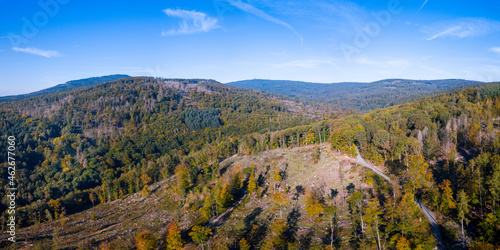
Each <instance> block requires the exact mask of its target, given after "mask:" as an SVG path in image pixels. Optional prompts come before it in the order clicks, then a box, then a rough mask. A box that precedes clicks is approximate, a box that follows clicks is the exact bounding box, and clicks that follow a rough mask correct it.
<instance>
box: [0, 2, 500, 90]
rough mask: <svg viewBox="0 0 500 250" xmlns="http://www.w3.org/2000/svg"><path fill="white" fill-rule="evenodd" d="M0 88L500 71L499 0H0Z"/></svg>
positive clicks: (499, 75) (489, 74)
mask: <svg viewBox="0 0 500 250" xmlns="http://www.w3.org/2000/svg"><path fill="white" fill-rule="evenodd" d="M0 5H1V6H2V8H0V23H1V24H2V25H0V58H1V60H0V75H1V77H0V96H4V95H13V94H21V93H28V92H32V91H36V90H40V89H44V88H47V87H51V86H54V85H56V84H59V83H64V82H66V81H68V80H74V79H80V78H86V77H92V76H101V75H108V74H129V75H133V76H158V77H165V78H209V79H215V80H218V81H220V82H229V81H236V80H244V79H253V78H263V79H283V80H301V81H311V82H321V83H331V82H343V81H364V82H369V81H376V80H380V79H386V78H409V79H444V78H460V79H471V80H480V81H499V80H500V2H498V1H476V2H474V1H460V0H458V1H437V0H399V1H398V0H384V1H337V0H330V1H326V0H312V1H297V0H295V1H271V0H210V1H190V0H178V1H176V0H169V1H127V0H121V1H94V0H88V1H76V0H40V1H17V0H0Z"/></svg>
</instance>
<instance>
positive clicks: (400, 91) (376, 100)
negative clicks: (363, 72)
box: [227, 79, 483, 111]
mask: <svg viewBox="0 0 500 250" xmlns="http://www.w3.org/2000/svg"><path fill="white" fill-rule="evenodd" d="M227 84H228V85H231V86H236V87H241V88H249V89H257V90H263V91H267V92H271V93H276V94H281V95H286V96H289V97H297V98H301V99H305V100H309V101H315V102H320V103H325V104H331V105H336V106H338V107H339V108H342V109H353V110H359V111H368V110H373V109H376V108H384V107H388V106H392V105H396V104H400V103H404V102H407V101H411V100H415V99H418V98H422V97H425V96H430V95H434V94H439V93H446V92H451V91H455V90H459V89H462V88H464V87H467V86H471V85H478V84H483V83H482V82H478V81H468V80H459V79H447V80H407V79H387V80H381V81H376V82H370V83H363V82H341V83H331V84H322V83H313V82H300V81H285V80H262V79H254V80H244V81H237V82H230V83H227Z"/></svg>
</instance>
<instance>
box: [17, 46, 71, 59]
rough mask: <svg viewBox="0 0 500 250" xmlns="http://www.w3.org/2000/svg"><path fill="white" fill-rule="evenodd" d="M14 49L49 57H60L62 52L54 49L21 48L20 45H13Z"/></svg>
mask: <svg viewBox="0 0 500 250" xmlns="http://www.w3.org/2000/svg"><path fill="white" fill-rule="evenodd" d="M12 50H14V51H17V52H23V53H27V54H32V55H37V56H43V57H47V58H51V57H59V56H61V54H60V53H59V52H57V51H54V50H41V49H37V48H19V47H13V48H12Z"/></svg>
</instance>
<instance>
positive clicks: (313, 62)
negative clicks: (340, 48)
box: [273, 59, 338, 69]
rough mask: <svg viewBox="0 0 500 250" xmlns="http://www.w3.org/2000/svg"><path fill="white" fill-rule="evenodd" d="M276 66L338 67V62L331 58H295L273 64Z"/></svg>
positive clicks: (304, 67)
mask: <svg viewBox="0 0 500 250" xmlns="http://www.w3.org/2000/svg"><path fill="white" fill-rule="evenodd" d="M273 66H274V67H275V68H287V67H296V68H303V69H315V68H318V67H320V66H327V67H330V68H338V66H337V64H335V63H334V62H333V60H330V59H308V60H293V61H290V62H286V63H280V64H275V65H273Z"/></svg>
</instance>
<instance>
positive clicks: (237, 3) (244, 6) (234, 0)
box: [228, 0, 303, 42]
mask: <svg viewBox="0 0 500 250" xmlns="http://www.w3.org/2000/svg"><path fill="white" fill-rule="evenodd" d="M228 2H229V4H231V5H232V6H234V7H236V8H238V9H240V10H242V11H244V12H247V13H250V14H252V15H255V16H257V17H260V18H262V19H264V20H267V21H269V22H272V23H275V24H278V25H281V26H283V27H285V28H287V29H288V30H290V31H292V32H293V33H294V34H295V35H297V36H298V37H299V39H300V41H301V42H302V41H303V38H302V36H301V35H300V34H299V33H298V32H297V31H296V30H295V29H294V28H293V27H292V26H291V25H290V24H288V23H286V22H285V21H283V20H280V19H278V18H275V17H273V16H271V15H269V14H267V13H266V12H264V11H262V10H260V9H257V8H255V7H254V6H252V5H251V4H248V3H244V2H242V1H241V0H228Z"/></svg>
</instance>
